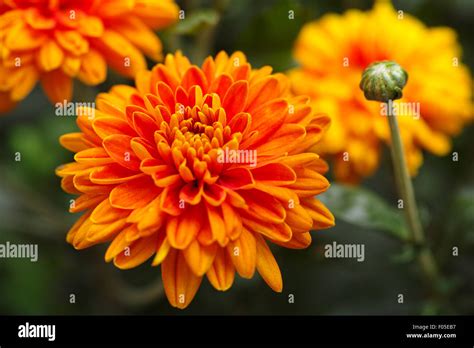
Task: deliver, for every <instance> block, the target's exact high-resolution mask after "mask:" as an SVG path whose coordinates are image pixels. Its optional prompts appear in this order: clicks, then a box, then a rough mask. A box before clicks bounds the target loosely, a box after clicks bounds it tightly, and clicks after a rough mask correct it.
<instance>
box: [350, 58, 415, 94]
mask: <svg viewBox="0 0 474 348" xmlns="http://www.w3.org/2000/svg"><path fill="white" fill-rule="evenodd" d="M407 81H408V74H407V73H406V71H405V70H403V68H402V67H401V66H400V65H398V64H397V63H395V62H392V61H388V60H384V61H382V62H375V63H372V64H370V65H369V66H368V67H367V68H366V69H365V70H364V72H363V73H362V80H361V81H360V84H359V87H360V89H361V90H362V91H363V92H364V95H365V98H366V99H367V100H377V101H380V102H385V103H386V102H388V101H389V100H395V99H400V98H401V97H402V95H403V93H402V90H403V87H405V85H406V83H407Z"/></svg>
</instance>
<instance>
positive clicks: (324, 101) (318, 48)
mask: <svg viewBox="0 0 474 348" xmlns="http://www.w3.org/2000/svg"><path fill="white" fill-rule="evenodd" d="M294 55H295V57H296V59H297V60H298V62H299V63H300V64H301V67H300V68H298V69H295V70H293V71H291V72H290V73H289V75H290V77H291V80H292V84H293V90H294V92H295V93H298V94H301V93H302V94H307V95H310V96H311V97H312V100H314V105H315V106H316V107H317V109H318V110H321V111H324V112H327V113H328V114H329V115H330V116H331V118H332V123H331V128H330V130H329V131H328V133H327V134H326V136H325V138H324V139H323V141H322V143H321V148H320V151H321V153H323V154H325V155H327V156H328V157H330V158H332V159H333V160H334V171H335V175H336V177H337V178H338V179H339V180H343V181H348V182H357V181H358V180H360V178H361V177H365V176H369V175H371V174H372V173H373V172H374V171H375V170H376V169H377V167H378V164H379V159H380V152H381V151H380V150H381V144H382V143H383V142H389V141H390V133H389V129H388V124H387V119H386V117H383V116H381V115H384V109H383V108H381V105H379V104H377V103H374V102H369V101H367V100H365V98H364V95H363V93H362V92H361V91H360V90H359V88H358V85H359V82H360V79H361V74H362V71H363V70H364V69H365V68H366V67H367V66H368V65H369V64H370V63H372V62H374V61H382V60H392V61H396V62H397V63H398V64H400V65H401V66H402V67H403V68H404V69H405V70H406V71H407V72H408V74H409V79H408V84H407V85H406V87H405V89H404V90H403V99H401V100H399V101H397V103H396V104H397V106H396V107H398V109H399V111H403V112H399V114H400V115H401V116H399V123H400V128H401V135H402V138H403V142H404V146H405V151H406V157H407V161H408V165H409V169H410V172H411V174H412V175H415V174H416V172H417V170H418V168H419V167H420V165H421V163H422V160H423V158H422V150H427V151H429V152H431V153H433V154H436V155H445V154H446V153H447V152H448V151H449V150H450V147H451V144H450V136H453V135H456V134H458V133H459V132H460V131H461V129H462V127H463V126H464V125H465V124H466V123H467V122H469V121H470V120H471V119H472V116H473V106H472V80H471V76H470V73H469V71H468V69H467V68H466V67H465V66H464V65H462V64H461V63H460V56H461V48H460V46H459V45H458V44H457V42H456V35H455V32H454V31H453V30H451V29H449V28H427V27H426V26H425V25H423V23H421V22H420V21H419V20H417V19H416V18H414V17H411V16H409V15H407V14H404V13H403V12H396V11H395V10H394V9H393V7H392V5H391V4H390V3H389V2H386V1H379V2H377V3H376V5H375V7H374V9H373V10H371V11H369V12H361V11H358V10H349V11H348V12H346V13H345V14H343V15H337V14H328V15H325V16H324V17H323V18H321V20H318V21H316V22H312V23H309V24H307V25H305V26H304V28H303V29H302V31H301V33H300V34H299V37H298V39H297V42H296V45H295V50H294Z"/></svg>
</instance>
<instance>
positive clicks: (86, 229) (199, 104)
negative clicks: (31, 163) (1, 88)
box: [57, 52, 334, 308]
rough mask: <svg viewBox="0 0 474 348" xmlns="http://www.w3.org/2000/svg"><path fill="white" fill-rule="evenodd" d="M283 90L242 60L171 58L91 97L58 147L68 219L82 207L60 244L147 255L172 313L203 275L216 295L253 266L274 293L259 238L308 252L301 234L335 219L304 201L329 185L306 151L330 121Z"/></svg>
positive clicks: (119, 259)
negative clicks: (91, 105)
mask: <svg viewBox="0 0 474 348" xmlns="http://www.w3.org/2000/svg"><path fill="white" fill-rule="evenodd" d="M288 86H289V81H288V80H287V78H286V76H284V75H282V74H272V69H271V68H270V67H268V66H265V67H263V68H261V69H252V68H251V66H250V64H249V63H248V62H247V60H246V57H245V56H244V55H243V54H242V53H241V52H236V53H234V54H232V55H231V56H230V57H229V56H228V55H227V54H225V53H224V52H221V53H219V54H218V55H217V56H216V58H215V59H213V58H212V57H209V58H207V59H206V60H205V61H204V63H203V65H202V67H198V66H196V65H192V64H191V63H190V62H189V60H188V59H187V58H186V57H184V56H183V55H182V54H181V53H180V52H178V53H176V54H175V55H168V56H167V57H166V59H165V62H164V64H158V65H156V66H155V67H154V68H153V69H152V70H151V71H142V72H139V73H138V74H137V77H136V81H135V87H130V86H124V85H119V86H115V87H113V88H112V89H111V91H110V92H109V93H101V94H99V95H98V97H97V99H96V105H97V110H86V108H84V109H81V111H80V112H79V114H78V119H77V124H78V126H79V128H80V130H81V131H80V132H78V133H71V134H66V135H64V136H62V137H61V139H60V142H61V144H62V145H63V146H64V147H65V148H67V149H69V150H71V151H73V152H75V153H76V154H75V156H74V159H75V162H73V163H69V164H66V165H64V166H62V167H60V168H58V170H57V174H58V175H59V176H61V177H62V187H63V189H64V190H65V191H66V192H68V193H71V194H77V195H80V196H79V197H78V198H77V200H76V201H75V203H74V204H73V205H72V207H71V212H79V211H84V213H83V215H82V216H81V217H80V218H79V220H78V221H77V223H76V224H75V225H74V226H73V227H72V228H71V230H70V231H69V233H68V235H67V241H68V242H69V243H71V244H72V245H73V246H74V247H75V248H76V249H83V248H87V247H90V246H92V245H94V244H98V243H104V242H111V243H110V245H109V247H108V249H107V252H106V254H105V260H106V261H107V262H110V261H112V260H113V262H114V264H115V265H116V266H117V267H119V268H121V269H127V268H132V267H135V266H138V265H139V264H141V263H143V262H145V261H146V260H147V259H149V258H151V257H152V256H153V261H152V265H153V266H156V265H159V264H161V272H162V279H163V284H164V288H165V292H166V295H167V297H168V299H169V302H170V303H171V304H172V305H173V306H175V307H179V308H184V307H186V306H187V305H188V304H189V303H190V302H191V300H192V299H193V297H194V295H195V294H196V291H197V290H198V288H199V286H200V283H201V280H202V277H203V276H204V275H206V276H207V278H208V280H209V281H210V283H211V284H212V285H213V286H214V287H215V288H216V289H217V290H222V291H224V290H227V289H229V287H230V286H231V285H232V283H233V281H234V275H235V272H237V273H238V274H239V275H240V276H241V277H243V278H251V277H253V275H254V272H255V270H257V271H258V272H259V273H260V275H261V276H262V277H263V279H264V280H265V281H266V283H267V284H268V285H269V286H270V287H271V288H272V289H273V290H275V291H281V290H282V278H281V274H280V270H279V267H278V265H277V263H276V261H275V258H274V256H273V254H272V252H271V251H270V248H269V246H268V242H272V243H275V244H278V245H280V246H283V247H286V248H293V249H300V248H306V247H308V246H309V245H310V243H311V235H310V233H309V231H310V230H317V229H323V228H328V227H330V226H332V225H333V224H334V218H333V216H332V214H331V213H330V212H329V211H328V209H327V208H326V207H325V206H324V205H323V204H322V203H321V202H320V201H319V200H318V199H316V198H314V196H315V195H318V194H319V193H321V192H323V191H325V190H326V189H327V188H328V186H329V183H328V181H327V180H326V178H325V177H324V176H323V175H322V174H323V173H325V172H326V170H327V165H326V163H325V162H324V161H323V160H322V159H320V158H319V156H318V155H317V154H316V153H314V152H311V151H310V150H311V149H312V148H313V147H314V145H315V144H316V143H317V142H318V141H319V139H320V138H321V136H322V135H323V133H324V131H325V130H326V128H327V126H328V123H329V119H328V117H327V116H325V115H322V114H317V113H315V112H314V111H313V109H312V108H311V107H310V106H309V99H308V98H307V97H304V96H292V95H290V94H289V87H288ZM90 115H94V118H92V117H90ZM224 154H226V156H224ZM229 154H234V155H236V154H242V157H238V156H240V155H238V156H237V157H235V156H234V157H232V156H228V155H229ZM244 154H245V156H247V157H245V156H244ZM249 154H255V159H256V160H255V161H249V160H248V158H249V157H248V155H249Z"/></svg>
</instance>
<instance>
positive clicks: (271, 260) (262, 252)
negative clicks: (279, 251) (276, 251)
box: [255, 235, 283, 292]
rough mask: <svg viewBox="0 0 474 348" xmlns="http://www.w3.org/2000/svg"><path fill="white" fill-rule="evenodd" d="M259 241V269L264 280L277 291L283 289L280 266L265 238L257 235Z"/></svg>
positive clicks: (256, 238)
mask: <svg viewBox="0 0 474 348" xmlns="http://www.w3.org/2000/svg"><path fill="white" fill-rule="evenodd" d="M255 240H256V242H257V263H256V265H257V270H258V273H260V275H261V276H262V278H263V280H265V282H266V283H267V284H268V286H269V287H271V288H272V289H273V290H274V291H276V292H281V291H282V290H283V280H282V278H281V272H280V267H278V264H277V262H276V260H275V257H274V256H273V254H272V252H271V250H270V248H269V247H268V245H267V243H266V242H265V240H264V239H263V238H262V237H261V236H259V235H255Z"/></svg>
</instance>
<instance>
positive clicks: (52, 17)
mask: <svg viewBox="0 0 474 348" xmlns="http://www.w3.org/2000/svg"><path fill="white" fill-rule="evenodd" d="M177 16H178V7H177V5H176V4H175V3H174V2H173V1H172V0H115V1H110V0H107V1H105V0H5V1H4V2H3V4H2V5H0V112H1V111H6V110H8V109H10V108H11V107H13V106H14V105H15V103H16V102H18V101H20V100H21V99H23V98H24V97H25V96H26V95H27V94H28V93H29V92H30V91H31V89H32V88H33V87H34V86H35V85H36V83H37V81H41V84H42V86H43V89H44V91H45V93H46V94H47V96H48V97H49V99H50V100H51V101H52V102H62V101H63V100H70V99H71V95H72V78H78V79H79V80H81V81H82V82H84V83H85V84H88V85H96V84H99V83H101V82H103V81H104V80H105V78H106V74H107V65H110V66H111V67H112V68H113V69H115V70H116V71H118V72H119V73H121V74H123V75H125V76H129V77H134V76H135V75H136V73H137V71H140V70H143V69H146V61H145V57H144V55H143V54H146V55H147V56H149V57H150V58H152V59H155V60H161V58H162V55H161V41H160V39H159V38H158V37H157V36H156V35H155V34H154V33H153V31H152V30H155V29H159V28H162V27H164V26H167V25H169V24H170V23H172V22H174V21H175V20H176V19H177Z"/></svg>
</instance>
